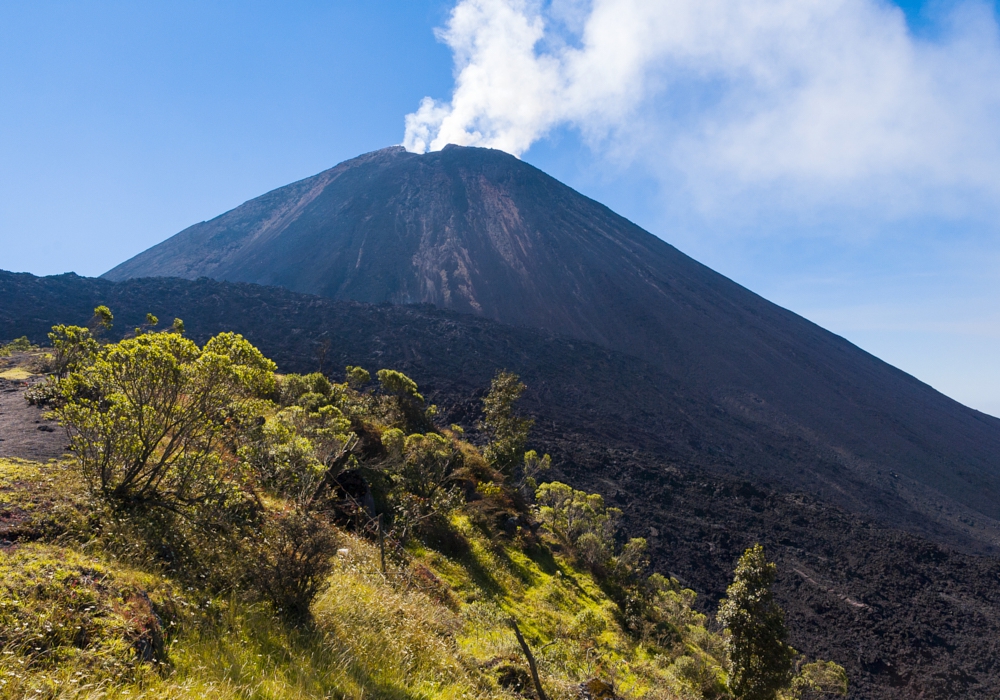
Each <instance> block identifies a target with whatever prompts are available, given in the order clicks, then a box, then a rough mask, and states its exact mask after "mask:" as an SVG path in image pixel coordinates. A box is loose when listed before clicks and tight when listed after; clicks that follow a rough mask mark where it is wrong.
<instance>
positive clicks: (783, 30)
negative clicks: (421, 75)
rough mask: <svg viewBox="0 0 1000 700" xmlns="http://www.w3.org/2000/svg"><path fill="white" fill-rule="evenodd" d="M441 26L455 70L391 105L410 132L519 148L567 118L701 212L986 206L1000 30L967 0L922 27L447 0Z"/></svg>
mask: <svg viewBox="0 0 1000 700" xmlns="http://www.w3.org/2000/svg"><path fill="white" fill-rule="evenodd" d="M439 37H440V38H441V40H443V41H444V42H445V43H447V44H448V46H450V47H451V48H452V50H453V52H454V56H455V66H456V78H455V88H454V92H453V94H452V96H451V99H450V101H448V102H435V101H433V100H431V99H429V98H428V99H425V100H424V101H423V103H422V104H421V105H420V109H419V110H418V111H417V112H415V113H413V114H410V115H408V116H407V117H406V137H405V141H404V145H405V146H406V147H407V148H408V149H410V150H413V151H418V152H422V151H426V150H437V149H440V148H442V147H443V146H445V145H446V144H448V143H456V144H461V145H478V146H488V147H492V148H500V149H503V150H505V151H508V152H510V153H513V154H515V155H520V154H522V153H524V152H525V151H526V150H527V149H528V148H529V147H530V146H531V145H532V143H534V142H535V141H537V140H538V139H541V138H544V137H545V136H546V134H548V133H549V132H550V131H551V130H553V129H555V128H559V127H567V126H568V127H571V128H575V129H578V130H579V131H580V133H581V134H583V136H584V137H585V139H587V141H588V142H589V143H590V144H591V146H592V147H593V148H594V149H595V150H596V151H598V152H599V153H601V154H604V155H607V156H610V157H613V158H615V159H617V160H619V161H621V162H624V163H639V164H641V165H643V166H644V167H647V168H648V169H649V170H651V171H652V172H653V173H654V174H656V175H657V176H659V177H660V178H661V179H662V180H663V181H665V182H666V181H670V182H674V183H676V182H680V183H683V185H684V187H685V191H686V192H687V196H690V197H691V198H692V201H693V202H695V204H694V205H693V206H695V207H696V208H700V209H701V210H702V211H714V210H715V209H717V208H718V207H717V205H718V203H719V202H733V201H734V199H733V198H734V197H736V200H740V199H741V198H742V199H743V200H745V201H747V202H754V203H755V205H756V206H758V207H764V208H769V209H771V210H773V211H781V210H788V209H791V210H796V209H797V210H800V211H807V210H810V209H815V208H816V207H817V206H818V207H824V206H833V207H838V206H844V205H847V206H849V207H853V208H855V209H857V210H861V211H877V212H878V215H879V216H882V217H888V218H898V217H908V216H912V215H920V214H927V213H930V214H933V215H943V216H970V215H974V213H975V212H977V211H978V212H980V213H982V212H983V208H984V207H985V208H986V209H988V210H989V212H990V215H993V214H995V213H996V210H997V208H998V207H997V202H998V201H1000V200H998V195H1000V37H998V26H997V20H996V17H995V14H994V12H993V9H992V7H990V6H987V5H983V4H980V3H978V2H975V1H969V2H961V3H960V4H957V5H954V6H952V7H951V8H950V10H948V11H947V12H946V13H944V14H942V15H941V17H940V18H939V21H938V23H937V24H936V25H935V36H934V37H933V38H928V39H924V38H917V37H915V36H914V35H913V34H912V33H911V32H910V31H909V29H908V28H907V25H906V20H905V17H904V15H903V13H902V11H901V10H899V8H897V7H896V6H895V5H892V4H890V3H888V2H886V1H884V0H659V1H654V0H591V1H590V2H586V0H555V1H554V2H550V3H544V4H543V3H540V2H529V1H527V0H462V1H461V2H459V3H458V4H457V5H456V7H455V8H454V10H453V12H452V15H451V18H450V20H449V22H448V24H447V26H446V27H445V28H444V29H443V30H441V31H440V32H439ZM762 200H763V201H764V202H765V203H764V204H760V202H761V201H762ZM722 208H723V209H725V207H722Z"/></svg>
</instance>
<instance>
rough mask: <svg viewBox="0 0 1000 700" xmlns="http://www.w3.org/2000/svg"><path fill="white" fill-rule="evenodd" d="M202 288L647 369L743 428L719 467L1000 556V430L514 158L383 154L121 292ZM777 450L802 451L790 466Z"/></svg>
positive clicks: (263, 204) (177, 239)
mask: <svg viewBox="0 0 1000 700" xmlns="http://www.w3.org/2000/svg"><path fill="white" fill-rule="evenodd" d="M203 275H204V276H209V277H212V278H216V279H223V280H233V281H244V282H254V283H262V284H271V285H278V286H283V287H286V288H288V289H292V290H297V291H302V292H309V293H314V294H320V295H325V296H329V297H333V298H337V299H354V300H359V301H366V302H375V303H378V302H383V301H388V302H393V303H401V302H430V303H434V304H436V305H438V306H441V307H446V308H451V309H454V310H456V311H460V312H464V313H472V314H477V315H482V316H486V317H490V318H493V319H497V320H500V321H502V322H504V323H508V324H512V325H521V326H528V327H535V328H542V329H546V330H549V331H552V332H555V333H560V334H564V335H568V336H572V337H576V338H581V339H585V340H589V341H592V342H595V343H598V344H601V345H603V346H605V347H609V348H613V349H617V350H620V351H622V352H626V353H630V354H633V355H636V356H639V357H642V358H644V359H646V360H647V361H649V362H650V363H652V364H653V365H654V366H658V367H659V368H661V372H662V374H663V375H664V376H665V377H666V380H667V383H666V386H670V387H671V395H668V396H665V397H664V404H665V405H664V407H663V409H662V411H660V409H655V410H657V411H659V412H660V413H662V414H663V415H667V414H670V413H671V412H672V411H683V410H686V409H681V408H680V404H682V403H683V402H685V401H689V402H693V403H695V404H697V405H698V406H699V407H700V411H701V412H706V411H707V412H709V413H711V414H712V415H714V416H716V417H719V416H723V414H724V417H720V418H719V421H716V425H722V424H726V423H728V425H729V427H725V425H722V427H721V429H720V430H718V431H715V430H712V429H711V428H710V426H707V425H702V426H699V431H700V432H702V433H708V434H709V435H710V437H709V436H705V438H704V441H699V439H698V438H694V439H695V440H696V442H694V443H692V444H691V445H689V447H690V448H691V449H693V450H695V451H703V452H704V451H710V452H713V453H714V457H713V459H714V462H715V463H716V465H718V466H721V467H725V468H735V469H741V470H744V471H752V472H753V473H754V474H755V476H756V477H757V478H767V479H773V480H781V481H783V482H784V483H786V484H789V485H791V486H793V487H795V488H800V489H804V490H807V491H809V492H811V493H814V494H818V495H821V496H822V497H824V498H825V499H827V500H830V501H832V502H834V503H837V504H839V505H841V506H844V507H847V508H850V509H852V510H855V511H858V512H863V513H866V514H868V515H872V516H876V517H879V518H881V519H883V520H886V521H888V522H890V523H893V524H896V525H901V524H905V523H906V521H907V519H908V518H909V514H910V513H911V512H914V511H915V512H917V513H920V514H922V515H923V516H924V517H925V518H927V519H929V520H930V521H935V522H938V523H940V524H942V525H943V526H945V527H948V528H957V529H959V530H969V531H970V532H971V533H972V536H973V537H975V538H976V539H978V540H979V541H980V542H982V543H983V544H985V545H990V546H996V545H997V543H998V542H1000V538H998V529H997V528H998V525H1000V523H998V520H1000V420H997V419H995V418H992V417H990V416H986V415H984V414H981V413H978V412H976V411H974V410H971V409H968V408H966V407H964V406H962V405H960V404H958V403H956V402H955V401H952V400H951V399H948V398H947V397H945V396H943V395H942V394H940V393H938V392H936V391H934V390H933V389H931V388H930V387H928V386H927V385H925V384H923V383H921V382H919V381H917V380H916V379H914V378H913V377H911V376H909V375H907V374H905V373H903V372H900V371H899V370H896V369H895V368H893V367H891V366H889V365H887V364H885V363H884V362H881V361H880V360H878V359H877V358H875V357H872V356H871V355H869V354H867V353H865V352H863V351H862V350H860V349H858V348H857V347H855V346H853V345H851V344H850V343H848V342H847V341H845V340H844V339H842V338H840V337H837V336H835V335H833V334H831V333H829V332H827V331H824V330H823V329H822V328H819V327H818V326H816V325H815V324H812V323H810V322H808V321H806V320H805V319H803V318H801V317H799V316H796V315H795V314H793V313H790V312H788V311H786V310H784V309H781V308H779V307H777V306H775V305H774V304H771V303H770V302H768V301H766V300H765V299H762V298H761V297H759V296H757V295H755V294H753V293H751V292H749V291H748V290H746V289H744V288H742V287H740V286H739V285H737V284H735V283H734V282H732V281H731V280H728V279H726V278H725V277H723V276H721V275H719V274H717V273H715V272H713V271H712V270H710V269H708V268H706V267H704V266H703V265H701V264H699V263H697V262H696V261H694V260H692V259H691V258H689V257H687V256H685V255H683V254H682V253H680V252H679V251H677V250H676V249H675V248H673V247H671V246H670V245H668V244H666V243H664V242H663V241H661V240H660V239H658V238H656V237H654V236H652V235H651V234H649V233H647V232H645V231H643V230H642V229H640V228H638V227H637V226H635V225H633V224H632V223H630V222H628V221H627V220H625V219H623V218H622V217H620V216H618V215H616V214H614V213H613V212H612V211H610V210H609V209H607V208H606V207H604V206H601V205H600V204H598V203H596V202H594V201H592V200H590V199H587V198H586V197H583V196H582V195H580V194H578V193H577V192H575V191H573V190H572V189H570V188H568V187H566V186H565V185H562V184H561V183H559V182H557V181H556V180H554V179H552V178H550V177H548V176H547V175H545V174H544V173H542V172H540V171H539V170H537V169H535V168H533V167H531V166H529V165H527V164H525V163H522V162H521V161H518V160H517V159H515V158H513V157H511V156H509V155H506V154H504V153H502V152H499V151H491V150H484V149H475V148H458V147H450V148H447V149H445V150H444V151H442V152H440V153H431V154H427V155H414V154H411V153H406V152H405V151H403V150H402V149H400V148H395V149H386V150H383V151H378V152H375V153H371V154H368V155H365V156H362V157H360V158H357V159H355V160H352V161H348V162H346V163H343V164H341V165H339V166H337V167H335V168H333V169H331V170H328V171H326V172H323V173H320V174H319V175H317V176H315V177H312V178H309V179H307V180H303V181H301V182H298V183H295V184H293V185H289V186H288V187H284V188H282V189H279V190H275V191H274V192H271V193H269V194H267V195H264V196H263V197H260V198H258V199H255V200H252V201H250V202H247V203H246V204H244V205H243V206H241V207H238V208H237V209H234V210H233V211H231V212H228V213H227V214H224V215H222V216H220V217H218V218H216V219H213V220H212V221H209V222H204V223H201V224H198V225H196V226H192V227H191V228H189V229H187V230H185V231H183V232H181V233H179V234H177V235H176V236H174V237H173V238H171V239H169V240H167V241H165V242H164V243H161V244H160V245H158V246H155V247H154V248H151V249H150V250H148V251H146V252H145V253H142V254H141V255H139V256H137V257H135V258H133V259H132V260H130V261H128V262H126V263H123V264H122V265H120V266H118V267H116V268H115V269H114V270H111V271H110V272H108V273H107V275H106V277H108V278H109V279H113V280H121V279H126V278H132V277H141V276H179V277H187V278H196V277H199V276H203ZM677 397H682V398H681V399H677ZM713 412H714V413H713ZM774 435H781V436H783V437H782V438H781V440H780V441H779V442H781V443H782V444H785V445H794V446H795V447H794V448H788V449H781V450H778V451H775V450H774V449H772V448H773V446H774V445H775V444H776V442H775V439H774V437H773V436H774ZM678 439H679V438H678V436H677V435H676V434H669V435H668V436H667V437H665V440H666V441H668V442H676V441H677V440H678ZM672 447H673V448H674V449H678V446H677V445H673V446H672ZM966 534H969V533H966Z"/></svg>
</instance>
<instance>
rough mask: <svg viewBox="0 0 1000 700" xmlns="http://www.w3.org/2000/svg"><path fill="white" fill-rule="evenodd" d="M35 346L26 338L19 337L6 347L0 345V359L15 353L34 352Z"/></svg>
mask: <svg viewBox="0 0 1000 700" xmlns="http://www.w3.org/2000/svg"><path fill="white" fill-rule="evenodd" d="M35 347H36V346H34V345H32V344H31V341H30V340H28V337H27V336H24V335H23V336H21V337H20V338H15V339H14V340H12V341H10V342H9V343H7V344H6V345H0V357H7V356H9V355H11V354H12V353H15V352H27V351H29V350H34V349H35Z"/></svg>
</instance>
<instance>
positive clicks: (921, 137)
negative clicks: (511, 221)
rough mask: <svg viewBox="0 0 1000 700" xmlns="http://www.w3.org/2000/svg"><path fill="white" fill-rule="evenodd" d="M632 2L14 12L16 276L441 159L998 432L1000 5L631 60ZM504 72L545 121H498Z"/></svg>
mask: <svg viewBox="0 0 1000 700" xmlns="http://www.w3.org/2000/svg"><path fill="white" fill-rule="evenodd" d="M616 3H618V4H619V5H620V6H621V7H627V6H629V3H628V0H595V2H594V4H593V5H591V4H590V3H589V2H587V1H586V0H553V2H551V3H546V4H545V5H539V4H537V3H528V4H526V5H525V4H522V3H519V2H518V1H517V0H463V2H461V3H460V4H459V9H460V10H461V11H462V12H465V14H461V12H460V13H459V14H456V15H454V16H453V15H452V11H453V9H454V8H455V6H456V4H455V2H437V1H424V2H421V1H419V0H409V1H407V2H399V1H397V2H389V1H382V2H378V1H375V2H373V1H370V0H369V1H368V2H351V1H343V2H336V3H330V2H325V3H321V2H286V3H276V2H270V3H266V2H249V3H248V2H240V3H237V2H183V1H181V2H172V3H160V4H159V5H154V4H152V3H131V2H117V3H115V2H90V3H87V4H86V7H84V4H83V3H75V2H44V1H41V2H34V3H16V2H2V1H0V268H3V269H10V270H17V271H28V272H33V273H35V274H53V273H59V272H65V271H69V270H72V271H76V272H78V273H79V274H84V275H97V274H100V273H101V272H104V271H105V270H107V269H108V268H110V267H112V266H114V265H115V264H117V263H118V262H120V261H122V260H124V259H126V258H128V257H130V256H131V255H134V254H135V253H138V252H140V251H141V250H144V249H145V248H147V247H149V246H150V245H152V244H154V243H156V242H158V241H160V240H163V239H164V238H166V237H168V236H170V235H172V234H173V233H176V232H177V231H179V230H181V229H183V228H185V227H186V226H188V225H190V224H192V223H195V222H197V221H201V220H204V219H207V218H211V217H213V216H215V215H217V214H219V213H221V212H223V211H226V210H228V209H230V208H232V207H234V206H236V205H238V204H240V203H241V202H243V201H245V200H247V199H250V198H252V197H254V196H256V195H258V194H261V193H263V192H265V191H267V190H269V189H272V188H274V187H278V186H281V185H283V184H286V183H288V182H291V181H293V180H296V179H299V178H302V177H306V176H308V175H311V174H314V173H316V172H318V171H320V170H323V169H325V168H328V167H330V166H332V165H334V164H336V163H337V162H340V161H342V160H344V159H347V158H350V157H352V156H354V155H357V154H359V153H362V152H365V151H369V150H373V149H376V148H380V147H383V146H386V145H390V144H395V143H401V142H403V140H404V136H405V138H407V139H409V141H408V145H410V146H411V147H413V148H416V146H415V145H414V144H415V143H416V141H415V140H414V138H415V137H414V138H411V135H419V134H429V137H428V142H427V144H426V145H427V146H429V145H430V140H429V139H430V137H433V136H434V135H439V136H441V138H446V139H449V140H456V141H458V140H462V139H465V140H466V141H467V142H475V143H483V144H485V145H497V146H500V147H503V148H505V149H506V150H511V151H513V152H516V153H519V154H520V155H521V157H522V158H524V159H525V160H526V161H528V162H530V163H532V164H535V165H537V166H539V167H541V168H542V169H544V170H546V171H548V172H550V173H551V174H553V175H554V176H556V177H558V178H559V179H561V180H563V181H564V182H567V183H568V184H570V185H572V186H574V187H576V188H577V189H579V190H581V191H582V192H584V193H585V194H588V195H590V196H592V197H594V198H595V199H598V200H600V201H602V202H604V203H606V204H608V205H609V206H611V207H612V208H613V209H615V210H616V211H618V212H619V213H621V214H623V215H625V216H627V217H628V218H630V219H632V220H634V221H636V222H637V223H639V224H640V225H642V226H644V227H646V228H647V229H648V230H650V231H652V232H653V233H655V234H657V235H659V236H661V237H662V238H664V239H665V240H667V241H668V242H671V243H673V244H674V245H677V246H678V247H679V248H680V249H681V250H683V251H685V252H687V253H689V254H691V255H692V256H694V257H695V258H697V259H699V260H701V261H702V262H704V263H706V264H708V265H710V266H711V267H714V268H715V269H717V270H719V271H720V272H723V273H724V274H726V275H728V276H730V277H732V278H733V279H735V280H736V281H738V282H740V283H742V284H744V285H745V286H747V287H749V288H750V289H753V290H754V291H756V292H758V293H760V294H762V295H764V296H765V297H767V298H769V299H771V300H772V301H775V302H776V303H779V304H781V305H783V306H786V307H788V308H790V309H792V310H794V311H796V312H798V313H801V314H803V315H804V316H806V317H807V318H810V319H812V320H814V321H816V322H818V323H820V324H821V325H823V326H825V327H827V328H829V329H830V330H832V331H834V332H837V333H839V334H841V335H844V336H845V337H847V338H848V339H850V340H852V341H854V342H856V343H857V344H859V345H860V346H861V347H863V348H865V349H867V350H869V351H871V352H873V353H875V354H876V355H878V356H880V357H882V358H883V359H885V360H887V361H889V362H891V363H893V364H895V365H897V366H899V367H901V368H902V369H904V370H906V371H909V372H911V373H913V374H915V375H916V376H917V377H919V378H920V379H922V380H924V381H927V382H928V383H930V384H932V385H933V386H935V387H936V388H938V389H940V390H942V391H944V392H945V393H947V394H949V395H951V396H953V397H955V398H957V399H958V400H960V401H962V402H963V403H966V404H968V405H971V406H973V407H976V408H979V409H980V410H984V411H987V412H990V413H993V414H994V415H1000V368H998V364H1000V363H998V362H997V354H998V353H997V345H998V341H1000V311H997V309H996V306H997V304H996V301H997V299H998V291H1000V265H998V264H997V263H998V262H1000V236H998V234H1000V225H998V224H997V222H1000V217H998V216H997V214H1000V211H998V209H1000V206H998V204H1000V202H998V193H1000V190H998V189H997V188H996V186H995V185H992V184H990V183H998V182H1000V179H998V178H996V177H994V176H1000V167H994V165H993V162H994V161H996V160H997V159H996V158H994V156H995V155H997V154H1000V148H998V144H1000V123H998V121H997V120H996V119H995V118H993V117H992V116H991V115H992V114H993V112H994V110H993V108H994V107H996V108H997V111H1000V97H998V96H1000V80H995V79H1000V70H998V66H1000V61H998V60H997V56H1000V51H997V50H996V45H997V41H996V5H991V4H982V3H969V2H963V3H954V2H951V3H943V2H939V3H907V4H906V5H905V6H903V7H902V10H903V11H902V12H899V8H898V7H897V6H894V5H891V4H889V3H888V2H881V1H880V0H879V1H876V0H837V1H836V2H833V1H831V2H824V3H819V2H812V0H801V1H799V2H796V1H794V0H767V2H764V0H761V2H756V3H741V2H739V1H738V0H735V1H734V2H733V3H730V4H727V5H725V7H726V8H736V10H735V11H734V12H738V11H741V10H742V11H744V12H746V13H749V14H747V15H746V17H744V18H742V19H741V20H740V21H739V22H734V21H730V20H731V18H730V17H727V16H723V14H729V10H728V9H727V10H726V13H717V14H716V15H712V14H711V12H710V11H709V10H702V8H711V7H712V5H713V4H712V3H711V2H709V0H704V2H700V3H699V4H697V5H691V4H690V3H689V2H688V0H677V1H676V2H675V3H673V4H671V5H670V11H671V12H673V14H663V15H662V16H658V15H656V14H655V13H653V15H651V16H649V17H643V18H640V19H642V21H641V22H640V23H636V24H635V25H633V26H632V28H631V29H630V28H629V26H628V25H625V24H623V25H622V27H618V28H617V34H615V36H625V42H626V43H625V44H624V45H620V44H615V43H614V42H613V41H611V40H610V39H607V37H605V38H602V35H601V30H604V29H607V28H608V27H609V26H610V25H609V22H608V21H607V19H602V16H601V15H600V10H601V8H602V7H603V8H604V9H606V10H607V9H608V8H610V10H611V11H613V13H614V15H615V18H616V19H617V18H619V17H626V18H627V16H628V13H627V12H625V11H622V10H621V7H615V5H616ZM768 3H770V4H768ZM642 5H643V4H642V3H639V4H638V6H640V7H642ZM646 5H648V6H653V5H657V6H659V5H662V6H663V7H666V6H667V5H666V3H661V4H658V3H647V4H646ZM692 7H697V8H699V11H700V12H701V14H697V15H696V14H690V13H689V14H687V15H684V14H682V11H684V10H685V8H688V9H690V8H692ZM720 7H721V5H720ZM761 7H764V8H765V11H764V14H763V15H762V14H761V13H760V11H759V8H761ZM831 8H832V9H831ZM455 17H457V18H458V19H455ZM685 23H687V24H685ZM639 25H641V30H642V31H644V32H647V33H648V32H653V33H652V34H647V35H644V36H643V37H640V38H642V39H644V41H640V40H639V38H637V37H636V36H635V35H634V32H637V31H639V29H636V28H635V27H636V26H639ZM678 26H684V27H686V29H685V32H686V33H681V32H679V31H677V30H676V27H678ZM745 26H749V27H751V28H753V31H751V30H749V29H745V28H744V27H745ZM436 28H441V29H443V30H444V31H443V33H442V32H439V33H438V36H437V37H436V36H435V29H436ZM629 31H632V32H633V35H632V36H631V38H630V37H629V34H628V32H629ZM532 32H534V33H532ZM656 32H660V33H659V34H656ZM602 41H603V42H604V43H603V44H602V43H601V42H602ZM609 41H611V43H608V42H609ZM630 44H637V45H645V46H653V47H666V48H665V49H664V50H662V51H661V50H657V51H647V52H646V53H641V52H640V53H638V54H636V55H630V54H628V51H626V50H625V49H628V48H629V45H630ZM734 46H738V47H743V49H741V50H740V51H736V50H735V49H731V48H730V47H734ZM803 46H805V48H803ZM668 49H669V50H668ZM723 49H725V50H723ZM744 49H745V50H744ZM518 52H521V53H518ZM623 55H629V56H631V58H630V60H631V61H632V62H631V63H623V62H620V59H621V57H622V56H623ZM519 57H520V58H519ZM456 60H457V63H456ZM518 60H522V63H521V64H519V63H518V62H517V61H518ZM470 66H471V67H472V68H473V69H475V70H471V71H470V72H466V73H463V69H464V68H469V67H470ZM511 66H518V67H517V72H516V73H515V74H513V77H514V79H515V80H514V82H513V85H514V87H515V88H516V90H518V91H519V93H520V92H524V94H525V95H527V97H524V102H525V104H529V105H530V104H531V98H534V99H535V100H536V104H537V107H538V109H536V110H535V111H534V112H532V113H531V114H530V115H529V117H528V118H525V117H524V115H523V114H519V115H514V116H511V115H510V114H508V113H506V112H505V111H504V109H505V108H506V106H507V105H509V104H510V102H511V101H510V100H507V101H504V100H499V101H498V100H496V99H493V101H492V102H491V100H490V96H491V95H493V96H494V97H495V96H496V95H501V96H502V95H503V89H504V85H505V82H504V81H505V80H507V81H508V83H509V78H510V77H511V76H510V75H509V74H508V73H510V71H511V70H512V69H511V68H510V67H511ZM505 71H506V72H505ZM470 75H472V76H473V78H470V77H469V76H470ZM484 75H485V76H486V78H483V77H482V76H484ZM602 75H603V76H604V82H603V83H602ZM531 76H535V77H536V78H537V80H535V81H534V82H532V81H531ZM581 76H582V77H581ZM484 81H485V82H484ZM425 97H429V98H432V100H433V103H428V104H430V106H431V107H433V108H434V109H436V110H437V111H433V110H432V111H424V112H419V111H418V108H420V105H421V101H422V100H423V99H424V98H425ZM519 99H520V94H519ZM497 102H499V104H497ZM552 105H561V106H562V107H560V109H559V110H553V109H552ZM529 111H530V110H529ZM406 115H414V117H413V118H412V120H411V125H413V127H414V128H413V129H411V131H410V132H408V133H406V134H404V118H405V117H406ZM518 120H520V121H518ZM420 129H423V131H420ZM928 144H929V145H928Z"/></svg>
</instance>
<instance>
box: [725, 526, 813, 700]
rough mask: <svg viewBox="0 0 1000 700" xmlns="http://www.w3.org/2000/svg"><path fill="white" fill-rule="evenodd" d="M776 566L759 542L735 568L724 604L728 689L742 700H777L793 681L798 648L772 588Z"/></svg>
mask: <svg viewBox="0 0 1000 700" xmlns="http://www.w3.org/2000/svg"><path fill="white" fill-rule="evenodd" d="M776 570H777V567H775V565H774V564H773V563H771V562H768V561H767V559H766V557H765V556H764V548H763V547H761V546H760V545H759V544H755V545H754V546H753V547H751V548H750V549H748V550H746V552H744V554H743V556H742V557H741V558H740V561H739V564H738V565H737V566H736V575H735V577H734V579H733V583H732V584H731V585H730V586H729V588H728V589H726V597H725V598H724V599H723V600H722V602H721V603H720V605H719V613H718V616H717V619H718V621H719V624H721V625H722V626H723V627H724V628H725V630H726V651H727V653H728V656H729V680H728V685H729V689H730V691H732V693H733V695H734V696H735V697H736V698H738V700H773V699H774V698H775V697H777V695H778V692H779V691H781V690H782V689H784V688H786V687H787V686H788V685H789V683H790V682H791V679H792V660H793V658H794V656H795V650H794V649H792V647H790V646H789V645H788V643H787V642H786V639H787V638H788V631H787V629H786V628H785V616H784V613H783V612H782V611H781V608H780V607H778V604H777V603H776V602H775V601H774V597H773V595H772V593H771V586H772V585H773V584H774V578H775V574H776Z"/></svg>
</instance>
